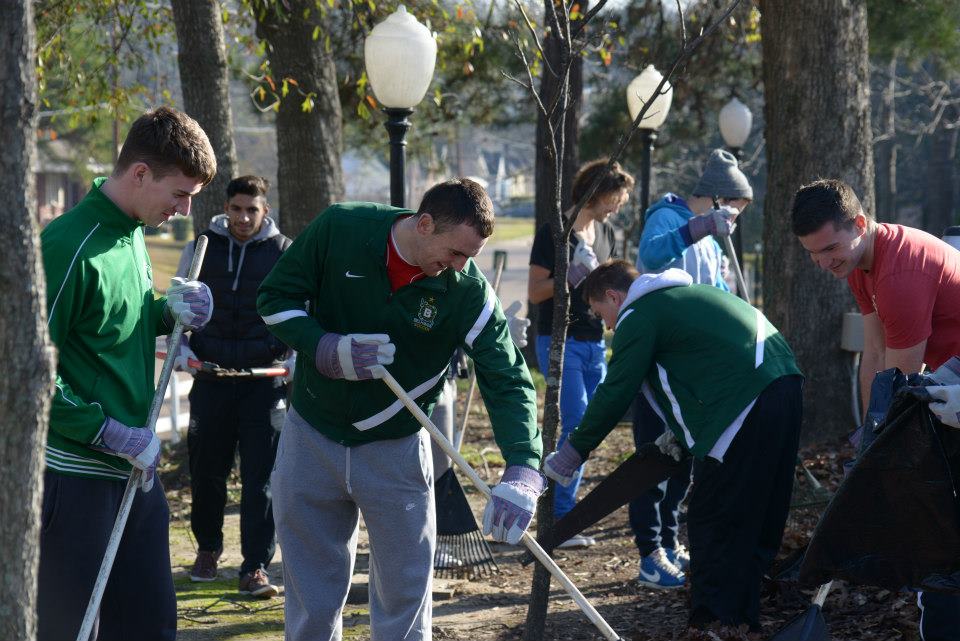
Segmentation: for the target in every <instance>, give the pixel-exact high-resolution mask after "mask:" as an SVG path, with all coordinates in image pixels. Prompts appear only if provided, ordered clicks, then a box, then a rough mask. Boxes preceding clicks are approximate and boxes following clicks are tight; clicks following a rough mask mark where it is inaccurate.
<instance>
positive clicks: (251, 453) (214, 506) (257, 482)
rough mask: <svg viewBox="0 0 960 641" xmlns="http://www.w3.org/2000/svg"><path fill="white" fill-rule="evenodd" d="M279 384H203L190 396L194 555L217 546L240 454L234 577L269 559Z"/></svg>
mask: <svg viewBox="0 0 960 641" xmlns="http://www.w3.org/2000/svg"><path fill="white" fill-rule="evenodd" d="M285 396H286V394H285V387H284V386H282V385H281V384H280V381H279V379H275V378H267V379H252V380H239V379H234V380H223V381H220V380H209V379H202V378H198V379H196V380H195V381H194V383H193V388H192V389H191V390H190V430H189V432H188V433H187V446H188V448H189V451H190V490H191V492H192V493H193V509H192V511H191V513H190V526H191V528H192V529H193V535H194V536H195V537H196V538H197V546H198V547H199V548H200V549H201V550H205V551H209V552H213V551H216V550H219V549H220V548H221V547H223V510H224V507H225V505H226V502H227V478H228V477H229V476H230V471H231V470H232V469H233V463H234V459H235V458H236V453H237V450H238V448H239V451H240V483H241V486H242V487H241V494H240V548H241V553H242V555H243V563H242V564H241V566H240V573H241V574H243V573H245V572H250V571H252V570H255V569H257V568H264V569H266V567H267V566H268V565H269V564H270V561H271V560H273V554H274V552H275V551H276V536H275V532H274V525H273V508H272V504H271V495H270V472H271V471H272V470H273V461H274V459H275V458H276V455H277V441H278V439H279V436H280V428H281V427H282V426H283V419H284V416H285V414H286V410H285V408H286V405H285V403H284V402H283V401H284V399H285Z"/></svg>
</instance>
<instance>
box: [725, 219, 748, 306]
mask: <svg viewBox="0 0 960 641" xmlns="http://www.w3.org/2000/svg"><path fill="white" fill-rule="evenodd" d="M723 250H724V251H725V252H726V254H727V258H729V259H730V266H731V267H733V275H734V276H735V277H736V279H737V289H739V290H740V298H742V299H743V300H745V301H747V302H748V303H749V302H750V297H749V296H748V295H747V281H745V280H743V272H742V271H740V261H738V260H737V252H735V251H734V250H733V242H732V241H731V240H730V237H729V236H724V237H723Z"/></svg>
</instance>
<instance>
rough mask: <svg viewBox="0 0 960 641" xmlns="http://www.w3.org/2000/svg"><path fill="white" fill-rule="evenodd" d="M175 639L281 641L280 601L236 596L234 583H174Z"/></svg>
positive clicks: (180, 579) (188, 640) (222, 580)
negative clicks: (176, 632)
mask: <svg viewBox="0 0 960 641" xmlns="http://www.w3.org/2000/svg"><path fill="white" fill-rule="evenodd" d="M174 587H175V588H176V591H177V618H178V621H177V627H178V638H179V639H184V640H187V641H199V640H201V639H202V640H206V639H264V640H271V641H272V640H277V641H279V640H280V639H283V600H282V599H269V600H261V599H254V598H251V597H247V596H244V595H241V594H239V593H237V580H236V579H220V580H217V581H211V582H210V583H193V582H192V581H190V577H188V576H184V577H180V578H178V579H176V580H174Z"/></svg>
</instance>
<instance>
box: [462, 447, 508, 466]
mask: <svg viewBox="0 0 960 641" xmlns="http://www.w3.org/2000/svg"><path fill="white" fill-rule="evenodd" d="M460 454H462V455H463V458H464V459H466V461H467V463H469V464H470V467H473V468H480V467H483V462H484V461H486V462H487V465H492V466H495V467H503V466H505V465H506V464H507V462H506V461H505V460H503V455H501V454H500V450H488V451H485V452H481V451H480V449H479V448H478V447H477V446H476V445H471V444H469V443H464V444H463V446H462V447H461V449H460Z"/></svg>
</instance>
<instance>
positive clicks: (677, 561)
mask: <svg viewBox="0 0 960 641" xmlns="http://www.w3.org/2000/svg"><path fill="white" fill-rule="evenodd" d="M663 551H664V552H666V553H667V559H669V560H670V563H673V564H674V565H675V566H677V567H678V568H680V569H681V570H682V571H683V572H686V571H687V570H689V569H690V553H689V552H688V551H687V548H685V547H684V546H682V545H678V546H677V547H675V548H664V549H663Z"/></svg>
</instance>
